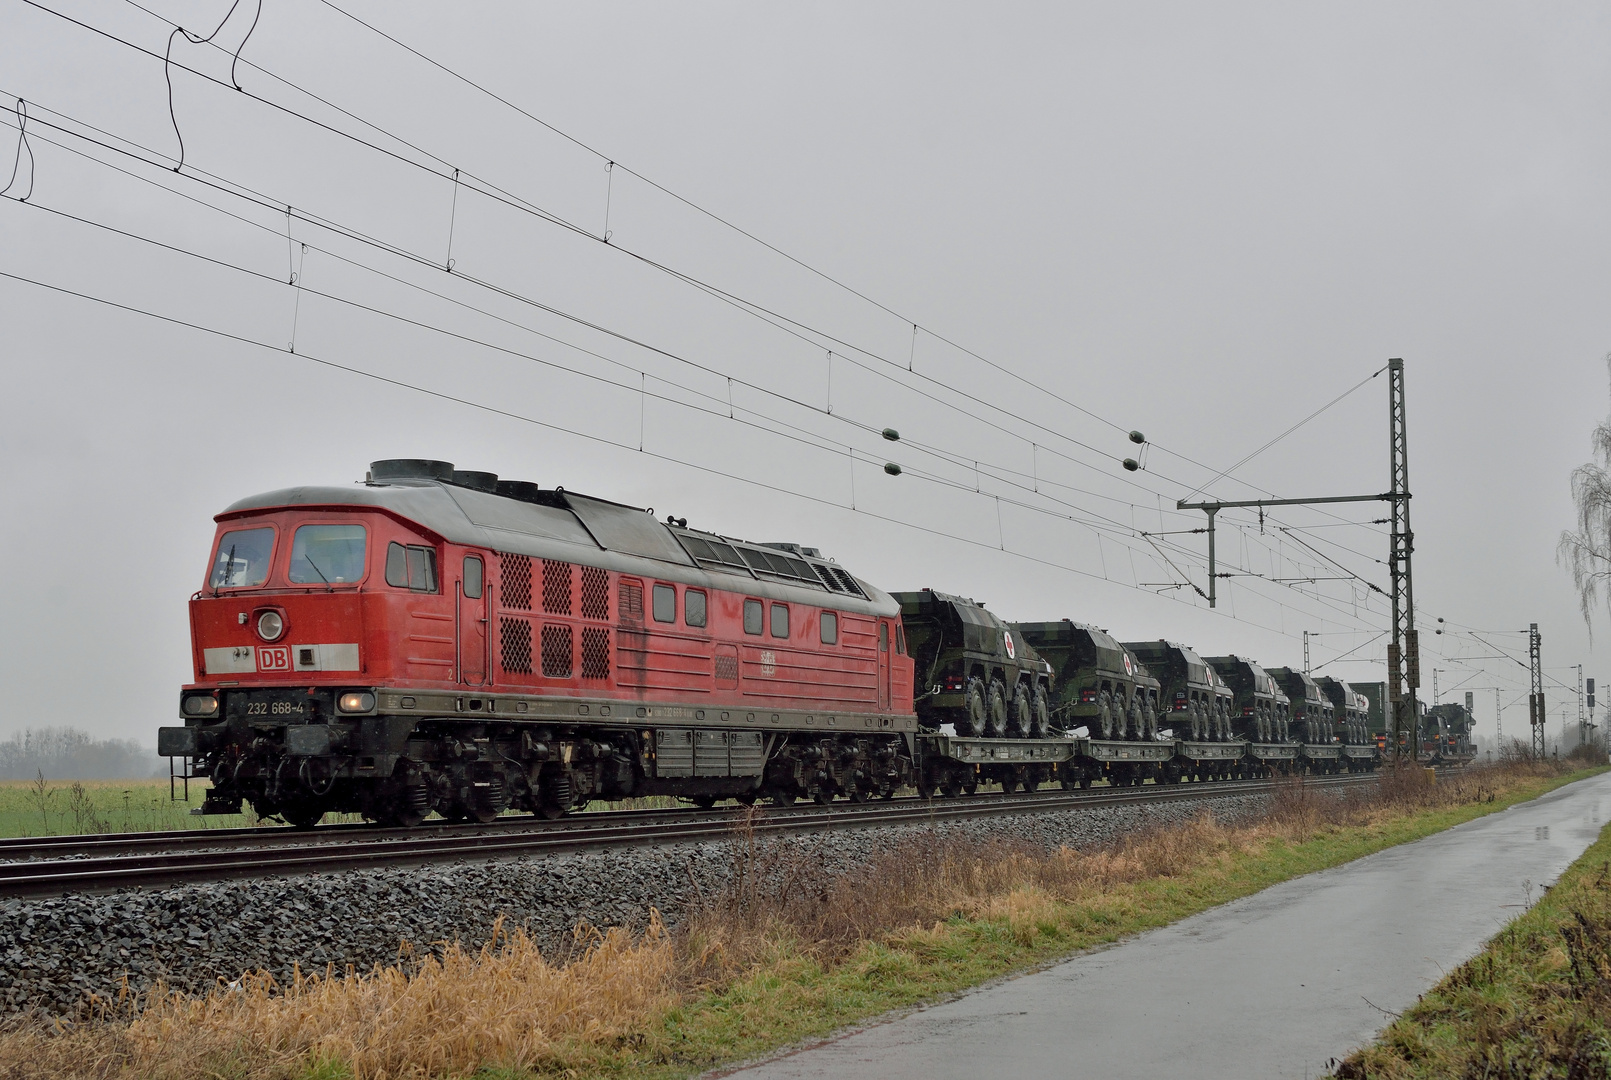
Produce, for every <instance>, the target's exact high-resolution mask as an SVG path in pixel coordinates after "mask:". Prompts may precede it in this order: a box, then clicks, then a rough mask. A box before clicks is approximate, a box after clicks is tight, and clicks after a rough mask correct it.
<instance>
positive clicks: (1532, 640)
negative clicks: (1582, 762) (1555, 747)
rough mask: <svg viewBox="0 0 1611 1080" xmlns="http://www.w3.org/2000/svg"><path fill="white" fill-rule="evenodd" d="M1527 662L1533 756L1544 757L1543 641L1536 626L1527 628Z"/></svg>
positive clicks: (1528, 703)
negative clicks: (1530, 673) (1530, 690)
mask: <svg viewBox="0 0 1611 1080" xmlns="http://www.w3.org/2000/svg"><path fill="white" fill-rule="evenodd" d="M1527 661H1528V665H1529V666H1530V667H1531V668H1532V675H1533V688H1532V692H1531V693H1529V694H1528V695H1527V719H1528V720H1529V721H1531V724H1532V731H1533V741H1532V747H1533V756H1534V757H1535V758H1541V757H1543V756H1544V639H1543V638H1541V637H1540V636H1539V634H1538V624H1537V623H1531V624H1529V625H1528V627H1527Z"/></svg>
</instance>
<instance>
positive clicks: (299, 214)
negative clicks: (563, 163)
mask: <svg viewBox="0 0 1611 1080" xmlns="http://www.w3.org/2000/svg"><path fill="white" fill-rule="evenodd" d="M47 111H51V112H52V113H53V114H55V115H61V114H59V113H55V112H54V110H47ZM63 119H71V118H68V117H63ZM72 122H74V123H82V122H81V121H76V120H75V121H72ZM50 126H52V127H53V128H54V129H55V130H58V131H61V132H63V133H66V134H70V135H73V136H74V137H77V138H86V137H85V136H83V134H82V133H81V132H75V131H72V130H71V129H68V128H65V127H62V126H61V125H50ZM85 126H86V127H88V126H89V125H85ZM91 130H96V131H97V132H98V133H99V134H102V135H104V136H106V137H107V138H118V137H116V136H112V135H110V134H109V133H106V132H104V131H100V129H95V128H91ZM91 141H93V142H95V144H96V145H98V146H101V147H104V148H107V149H112V150H115V151H117V152H120V153H124V154H130V152H129V151H128V150H127V149H125V148H122V147H115V146H113V145H112V144H110V143H107V142H104V141H100V140H91ZM119 141H121V142H125V143H128V140H124V139H121V138H119ZM128 145H132V146H135V147H136V148H138V149H141V150H146V148H144V147H140V146H139V144H137V143H129V144H128ZM75 152H76V151H75ZM147 152H148V153H150V151H149V150H147ZM81 156H82V155H81ZM130 156H132V157H133V158H134V160H136V161H141V162H143V163H146V164H150V162H149V161H148V160H147V159H145V158H142V157H140V156H139V155H138V154H130ZM90 160H94V161H97V162H99V161H100V159H98V158H93V157H91V158H90ZM119 171H125V170H119ZM130 175H133V174H130ZM186 176H187V177H189V178H191V179H194V178H193V177H190V174H189V173H188V172H187V174H186ZM204 176H206V177H207V179H205V180H203V181H201V182H203V183H206V184H207V186H209V187H212V188H213V189H214V190H217V191H220V192H223V193H225V194H229V195H233V196H236V197H246V198H249V200H250V201H252V202H254V203H255V204H257V205H259V206H262V207H265V208H268V207H273V208H275V212H276V213H278V212H279V207H280V206H281V205H282V203H281V202H280V201H279V200H277V199H271V198H269V197H267V196H264V195H263V194H262V193H258V192H253V191H251V189H249V188H245V187H244V185H239V184H238V183H236V182H234V181H226V180H224V179H223V178H221V177H216V176H214V175H212V174H204ZM140 179H142V180H146V178H140ZM146 182H148V183H149V182H151V181H149V180H146ZM237 189H239V190H237ZM168 190H171V189H168ZM243 191H244V192H246V193H248V194H246V195H243V194H242V192H243ZM184 197H186V198H190V197H189V196H184ZM191 201H196V200H194V199H192V200H191ZM200 205H204V206H208V207H210V208H212V209H215V210H219V212H222V213H226V214H228V213H229V212H228V211H223V210H221V209H220V208H217V207H215V206H213V204H211V203H206V202H201V203H200ZM285 212H286V215H287V217H292V216H294V217H296V219H298V220H301V221H304V222H306V223H309V224H313V225H315V226H317V227H320V228H326V229H330V230H331V231H333V232H335V233H336V234H337V235H341V236H344V237H346V238H348V239H353V240H357V241H358V242H361V243H364V244H368V245H370V246H374V247H376V248H377V249H378V250H382V251H386V252H388V253H392V254H396V255H401V256H403V257H405V258H407V259H409V260H411V261H413V262H415V263H417V264H419V265H422V266H430V267H438V268H439V264H437V263H435V262H434V260H432V259H430V258H429V257H428V256H424V255H422V254H417V253H413V252H409V251H407V250H406V249H401V248H398V247H397V246H395V245H391V244H388V243H387V242H385V241H379V240H376V239H374V238H372V237H368V236H367V235H365V234H362V233H359V232H357V231H356V230H351V229H348V228H346V227H344V226H341V225H340V224H339V223H336V222H333V221H331V220H330V219H328V218H324V217H321V216H317V215H313V214H311V213H308V212H305V211H303V210H300V209H297V210H295V211H292V210H291V209H290V208H289V207H287V209H286V211H285ZM230 216H232V217H237V218H238V219H240V220H247V219H244V218H239V215H233V214H231V215H230ZM248 223H249V224H252V225H254V226H256V227H258V228H263V226H262V225H261V224H260V223H255V222H249V221H248ZM276 235H277V234H276ZM346 261H349V262H350V260H346ZM355 265H364V264H355ZM376 272H380V271H376ZM380 273H382V275H383V276H388V277H391V276H390V275H384V272H380ZM456 276H458V277H460V278H461V279H464V280H471V281H473V282H475V283H477V284H481V282H480V281H479V279H476V278H473V277H472V276H469V275H463V274H460V275H456ZM391 279H392V280H401V279H397V278H395V277H391ZM408 284H410V286H411V287H418V286H415V285H414V284H413V283H408ZM487 287H489V288H492V289H493V290H494V291H496V292H499V293H500V294H501V295H506V296H511V297H513V298H516V299H519V300H521V301H522V302H524V303H528V304H531V305H532V306H535V307H537V308H539V309H540V310H543V311H546V312H549V313H552V314H556V315H558V316H559V317H562V318H567V319H571V320H572V321H576V322H578V324H579V325H583V326H586V327H588V328H590V329H596V330H598V331H600V332H603V333H606V334H611V335H614V336H616V337H618V338H621V339H622V340H624V341H627V342H629V343H631V344H634V345H637V346H640V347H643V348H647V349H649V350H650V351H653V352H657V353H659V354H660V355H663V356H667V357H669V358H672V359H676V360H678V361H679V362H681V363H686V364H689V365H690V366H693V367H697V368H700V369H701V370H706V371H713V369H710V368H708V367H704V366H703V365H699V364H697V363H695V362H693V361H691V360H689V359H687V358H686V357H681V356H678V355H676V354H673V353H670V352H669V351H667V350H662V349H658V348H657V347H655V346H652V345H649V344H648V343H646V342H643V341H641V340H640V339H635V338H631V337H627V336H623V335H619V334H617V333H616V332H614V331H611V330H609V329H608V328H606V327H602V326H599V325H598V324H595V323H591V322H588V321H586V320H579V319H576V317H574V316H572V315H570V314H569V313H566V312H563V311H560V310H558V309H555V308H553V307H551V306H549V305H544V304H542V303H540V302H538V301H535V300H532V299H531V298H527V297H524V296H520V295H519V294H514V293H512V292H511V291H509V290H504V289H502V288H501V287H498V286H496V285H491V284H488V285H487ZM426 291H428V292H432V293H433V295H437V296H442V295H443V294H441V293H439V292H436V291H434V290H426ZM453 302H455V303H460V302H459V301H453ZM474 310H481V309H474ZM522 325H523V324H522ZM533 332H536V331H533ZM543 336H549V335H543ZM549 337H550V339H551V340H561V339H553V338H551V336H549ZM566 344H571V343H566ZM571 347H577V346H574V345H573V344H572V345H571ZM581 351H583V352H586V353H588V354H589V355H594V356H600V355H601V354H597V353H592V352H590V351H588V350H585V349H584V350H581ZM605 359H608V358H605ZM631 370H636V369H631ZM718 374H719V373H718ZM727 378H728V379H729V383H730V384H731V381H732V376H730V375H729V376H727ZM744 385H746V386H747V387H749V388H751V389H755V390H758V391H761V392H763V393H768V394H772V395H773V396H777V397H780V399H781V400H786V401H788V402H789V403H791V404H794V405H797V406H800V407H804V408H814V406H813V405H811V403H807V402H803V401H801V400H798V399H795V398H792V397H788V396H786V395H777V394H776V393H775V392H774V391H770V390H769V389H767V388H765V387H761V386H759V385H758V384H754V383H750V382H747V381H746V382H745V383H744ZM729 411H730V412H731V408H730V410H729ZM837 419H839V420H841V421H844V420H845V417H844V416H843V414H841V415H840V416H839V417H838V418H837ZM857 426H858V427H859V428H861V429H862V430H864V431H870V430H874V425H870V424H866V423H861V424H858V425H857ZM918 445H921V444H918ZM950 460H952V461H953V462H954V463H956V462H959V461H960V457H959V456H957V455H950ZM974 469H975V471H976V472H978V471H979V463H978V462H977V461H976V462H974ZM994 478H995V479H997V480H998V481H999V480H1002V478H1001V477H999V476H998V477H994ZM1020 486H1021V485H1020ZM1041 494H1042V497H1046V496H1044V493H1041ZM1132 505H1133V504H1132ZM1072 508H1073V509H1077V510H1083V508H1080V507H1077V506H1075V507H1072ZM1058 516H1062V515H1058ZM1108 520H1109V521H1110V522H1111V521H1112V519H1108ZM1120 527H1121V528H1123V529H1125V530H1126V531H1128V528H1127V527H1124V526H1122V523H1121V524H1120ZM1183 553H1184V552H1183ZM1266 577H1268V575H1266ZM1299 591H1301V590H1299ZM1306 595H1307V594H1306Z"/></svg>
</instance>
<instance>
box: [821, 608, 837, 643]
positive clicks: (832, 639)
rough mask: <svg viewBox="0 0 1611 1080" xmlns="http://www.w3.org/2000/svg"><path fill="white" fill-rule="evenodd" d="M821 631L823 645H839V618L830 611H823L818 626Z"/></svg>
mask: <svg viewBox="0 0 1611 1080" xmlns="http://www.w3.org/2000/svg"><path fill="white" fill-rule="evenodd" d="M818 625H819V626H820V627H821V629H822V633H821V635H820V636H821V638H822V643H823V644H824V645H837V644H839V616H837V615H835V614H834V613H833V612H831V611H824V612H823V613H822V619H821V621H820V622H819V624H818Z"/></svg>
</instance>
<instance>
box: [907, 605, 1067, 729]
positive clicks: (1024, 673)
mask: <svg viewBox="0 0 1611 1080" xmlns="http://www.w3.org/2000/svg"><path fill="white" fill-rule="evenodd" d="M891 595H892V596H894V598H895V600H896V601H897V602H899V604H900V605H901V622H902V624H903V625H904V626H905V629H906V645H907V651H908V652H909V653H910V654H911V657H912V662H913V665H914V675H913V690H914V693H913V698H914V701H913V704H914V706H915V708H916V711H917V719H918V724H919V726H920V727H921V728H922V729H923V730H926V731H939V730H940V728H941V725H943V724H950V725H953V726H954V731H955V733H956V734H958V735H965V736H982V737H985V738H993V739H1005V738H1029V739H1042V738H1045V737H1046V736H1047V735H1048V734H1050V730H1049V719H1050V717H1049V705H1048V695H1049V693H1050V689H1051V686H1050V679H1049V675H1050V668H1049V667H1048V666H1047V664H1046V662H1045V661H1044V660H1043V659H1042V658H1041V657H1040V656H1039V655H1037V654H1036V652H1035V650H1034V649H1033V648H1031V647H1029V646H1028V645H1027V644H1026V643H1025V641H1024V639H1023V637H1022V636H1021V635H1020V634H1019V633H1018V632H1017V631H1016V630H1015V629H1013V628H1012V627H1009V626H1008V625H1007V624H1006V623H1004V622H1002V621H1001V620H1000V619H998V618H996V616H995V615H994V614H992V613H991V612H989V611H987V610H985V606H984V605H983V604H980V603H978V602H977V601H974V600H969V599H967V598H966V597H961V596H950V595H948V594H946V593H941V592H934V591H933V590H931V589H924V590H923V591H922V592H900V593H892V594H891Z"/></svg>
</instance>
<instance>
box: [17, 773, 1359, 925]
mask: <svg viewBox="0 0 1611 1080" xmlns="http://www.w3.org/2000/svg"><path fill="white" fill-rule="evenodd" d="M1376 779H1377V777H1376V776H1375V775H1373V774H1366V775H1359V776H1339V777H1324V778H1318V777H1312V778H1306V779H1305V781H1304V782H1305V783H1306V784H1309V785H1314V786H1317V787H1336V786H1341V785H1357V784H1362V783H1369V782H1372V781H1374V780H1376ZM1278 782H1279V781H1277V780H1239V781H1221V782H1217V783H1200V784H1180V785H1173V784H1171V785H1164V786H1147V787H1141V788H1109V789H1103V790H1093V791H1051V792H1041V793H1034V794H1018V795H997V796H986V797H977V796H975V797H972V798H959V799H947V800H943V801H939V800H936V801H928V800H921V799H905V800H901V801H900V802H883V803H872V804H869V803H846V804H843V805H840V806H831V807H818V806H808V807H804V808H790V809H784V808H770V809H766V810H764V811H763V812H761V813H760V814H758V815H756V816H755V818H754V819H753V823H752V824H753V828H754V829H755V831H756V832H759V833H776V834H781V833H812V832H825V831H832V830H835V829H843V828H866V827H873V826H880V825H903V824H924V823H931V822H941V821H957V820H966V819H970V818H982V817H993V816H1008V815H1019V814H1025V813H1032V812H1037V811H1039V812H1047V811H1056V810H1060V809H1074V808H1080V807H1096V806H1117V805H1133V804H1137V803H1149V802H1165V801H1176V800H1180V799H1215V798H1233V797H1236V796H1240V795H1249V794H1261V793H1265V792H1269V791H1273V790H1274V789H1275V787H1276V785H1277V783H1278ZM635 813H637V814H650V815H660V816H659V817H657V818H655V819H652V820H642V819H639V820H634V821H620V820H616V818H617V815H615V814H610V815H604V814H599V815H597V816H589V817H587V818H584V819H560V820H559V821H557V822H555V821H544V820H541V819H538V820H539V821H541V824H540V825H535V826H534V827H528V828H524V829H504V830H491V829H488V828H486V827H484V826H483V827H477V828H475V829H473V830H472V831H469V832H462V833H461V832H453V833H451V834H449V835H424V836H421V835H420V834H419V832H418V830H392V831H391V832H390V833H389V836H390V838H389V839H381V840H376V839H351V840H346V841H341V840H334V839H332V840H321V839H319V838H317V837H310V834H309V833H306V832H298V833H293V834H292V835H293V836H295V837H296V838H298V839H300V840H301V841H302V842H301V843H295V842H293V843H291V844H288V845H284V846H279V847H269V848H263V847H256V846H236V847H215V848H209V849H204V850H179V851H158V852H150V853H145V854H131V855H92V856H89V857H82V858H58V859H46V860H39V859H33V860H27V861H18V862H9V863H0V897H24V896H51V895H61V894H63V893H68V892H104V891H108V890H115V889H125V888H133V887H135V886H140V887H166V886H172V885H179V884H187V883H194V882H210V881H223V880H230V879H238V878H250V877H266V876H275V875H284V874H308V873H327V872H334V871H340V870H351V869H360V868H366V867H380V866H417V865H423V864H427V863H436V862H454V861H460V862H462V861H465V860H469V859H476V860H482V859H497V858H511V857H518V856H531V855H547V854H557V853H562V852H567V851H577V850H583V849H597V848H604V847H618V846H632V845H641V844H654V843H674V842H688V841H710V840H718V839H721V838H723V837H725V836H729V835H731V833H732V831H733V828H734V824H735V820H736V819H737V818H738V817H739V816H740V814H739V813H735V812H734V811H732V810H724V811H716V812H709V813H706V814H703V815H700V816H698V817H695V818H692V819H690V818H689V816H688V815H685V814H683V813H682V812H680V811H639V812H635ZM673 816H675V817H678V818H679V819H680V820H667V818H669V817H673ZM606 817H608V819H609V820H600V819H603V818H606ZM220 831H222V830H220ZM444 831H445V830H444ZM286 832H288V833H289V832H291V830H286Z"/></svg>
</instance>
